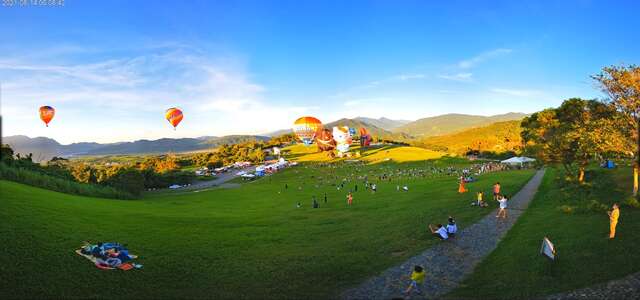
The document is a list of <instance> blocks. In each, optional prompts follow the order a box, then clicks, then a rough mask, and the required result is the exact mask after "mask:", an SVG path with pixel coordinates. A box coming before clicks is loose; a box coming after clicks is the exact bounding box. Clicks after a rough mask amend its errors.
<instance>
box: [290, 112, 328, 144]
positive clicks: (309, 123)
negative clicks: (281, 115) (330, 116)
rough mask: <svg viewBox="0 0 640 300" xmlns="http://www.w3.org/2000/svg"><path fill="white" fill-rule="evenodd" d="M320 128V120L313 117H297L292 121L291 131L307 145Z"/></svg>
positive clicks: (311, 142) (311, 141)
mask: <svg viewBox="0 0 640 300" xmlns="http://www.w3.org/2000/svg"><path fill="white" fill-rule="evenodd" d="M321 129H322V122H320V120H318V119H316V118H314V117H302V118H298V119H297V120H296V121H295V122H294V123H293V133H295V134H296V137H298V139H300V140H301V141H302V142H303V143H304V144H305V145H307V146H309V145H312V144H313V141H314V139H315V138H316V135H317V134H318V132H319V131H320V130H321Z"/></svg>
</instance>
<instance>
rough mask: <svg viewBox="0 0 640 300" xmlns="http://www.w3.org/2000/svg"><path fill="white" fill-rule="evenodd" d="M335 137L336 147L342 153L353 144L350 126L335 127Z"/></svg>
mask: <svg viewBox="0 0 640 300" xmlns="http://www.w3.org/2000/svg"><path fill="white" fill-rule="evenodd" d="M333 139H334V140H335V141H336V148H337V149H338V152H340V154H343V153H345V152H347V151H349V145H351V132H350V131H349V127H347V126H336V127H333Z"/></svg>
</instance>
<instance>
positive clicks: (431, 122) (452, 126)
mask: <svg viewBox="0 0 640 300" xmlns="http://www.w3.org/2000/svg"><path fill="white" fill-rule="evenodd" d="M525 116H526V115H525V114H523V113H508V114H503V115H495V116H489V117H486V116H474V115H464V114H446V115H441V116H436V117H430V118H424V119H419V120H417V121H414V122H411V123H408V124H405V125H403V126H400V127H397V128H395V129H393V132H395V133H400V132H402V133H406V134H409V135H412V136H413V137H415V138H424V137H430V136H438V135H445V134H450V133H454V132H458V131H462V130H465V129H469V128H473V127H480V126H485V125H489V124H492V123H495V122H502V121H514V120H522V118H524V117H525Z"/></svg>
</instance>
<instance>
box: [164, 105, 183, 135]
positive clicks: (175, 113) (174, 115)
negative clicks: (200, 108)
mask: <svg viewBox="0 0 640 300" xmlns="http://www.w3.org/2000/svg"><path fill="white" fill-rule="evenodd" d="M182 117H183V116H182V111H181V110H179V109H177V108H175V107H172V108H169V109H167V112H166V113H165V118H167V121H169V123H171V125H172V126H173V130H176V126H178V124H180V121H182Z"/></svg>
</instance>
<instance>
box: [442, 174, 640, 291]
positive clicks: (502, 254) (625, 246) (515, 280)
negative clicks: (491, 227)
mask: <svg viewBox="0 0 640 300" xmlns="http://www.w3.org/2000/svg"><path fill="white" fill-rule="evenodd" d="M630 175H631V170H630V169H629V168H621V169H616V170H604V169H594V170H592V171H590V172H589V176H588V180H589V183H587V184H586V185H585V186H582V187H577V186H575V185H574V184H567V183H566V182H565V177H564V175H563V172H562V171H560V170H557V169H548V170H547V174H546V175H545V178H544V181H543V183H542V185H541V186H540V189H539V191H538V194H537V195H536V197H535V198H534V200H533V202H532V203H531V205H530V206H529V209H528V210H527V211H526V212H525V213H524V214H523V215H522V216H521V217H520V219H519V220H518V221H517V223H516V224H515V225H514V227H513V228H512V229H511V230H510V231H509V233H508V234H507V235H506V237H505V238H504V240H502V241H501V242H500V244H499V245H498V248H497V249H496V250H495V251H494V252H492V253H491V254H490V255H489V256H488V258H487V259H485V260H484V261H483V262H482V263H481V264H480V265H479V266H478V267H477V268H476V270H475V272H474V273H473V275H472V276H471V277H470V278H469V279H467V280H466V281H465V282H464V283H463V285H462V286H461V287H460V288H459V289H457V290H455V291H453V292H452V293H451V294H450V295H449V296H450V297H452V298H458V297H469V298H485V299H496V298H513V299H522V298H531V297H536V296H541V295H547V294H552V293H556V292H561V291H567V290H573V289H577V288H581V287H585V286H589V285H592V284H596V283H600V282H605V281H608V280H612V279H616V278H620V277H623V276H625V275H627V274H630V273H633V272H637V271H640V263H638V262H640V251H637V249H636V248H637V247H636V246H637V245H638V242H637V241H638V239H639V238H640V221H638V220H639V219H640V209H637V208H632V207H629V206H626V205H622V207H621V212H620V221H619V223H618V230H617V237H616V239H615V240H612V241H610V240H609V239H608V238H607V237H608V231H609V219H608V216H607V215H606V212H605V211H602V210H599V208H598V207H597V206H594V205H591V203H592V201H593V200H595V201H598V202H599V203H601V204H603V205H606V206H608V207H610V206H611V204H613V202H616V201H617V202H619V203H621V204H622V203H623V202H624V200H625V199H627V198H628V197H629V196H630V192H631V176H630ZM567 207H570V208H571V209H567ZM544 236H548V237H549V238H550V240H551V241H552V242H553V243H554V244H555V246H556V248H557V251H558V255H559V259H558V260H557V261H555V262H553V263H552V262H550V261H548V260H547V259H546V258H544V257H542V256H540V255H539V250H540V245H541V242H542V238H543V237H544Z"/></svg>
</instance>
